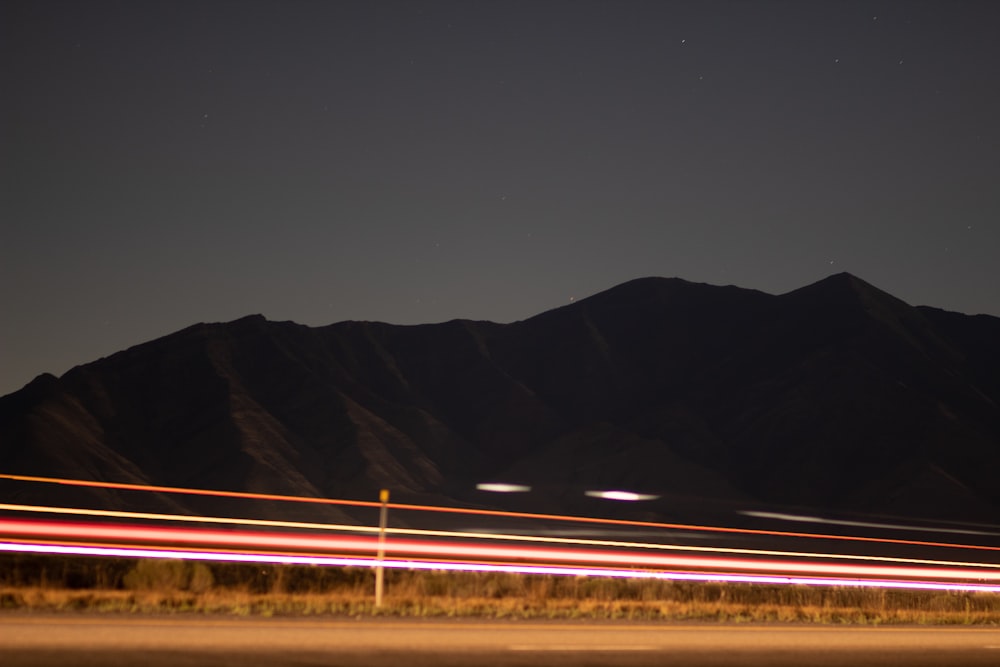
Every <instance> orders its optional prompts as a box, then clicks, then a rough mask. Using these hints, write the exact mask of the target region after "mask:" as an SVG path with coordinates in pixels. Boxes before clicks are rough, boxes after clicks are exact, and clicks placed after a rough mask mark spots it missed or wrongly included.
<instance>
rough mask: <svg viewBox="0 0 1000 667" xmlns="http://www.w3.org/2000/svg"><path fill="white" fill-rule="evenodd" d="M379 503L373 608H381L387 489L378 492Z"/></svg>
mask: <svg viewBox="0 0 1000 667" xmlns="http://www.w3.org/2000/svg"><path fill="white" fill-rule="evenodd" d="M378 499H379V502H381V503H382V509H381V510H379V515H378V556H377V558H376V560H377V561H378V565H376V566H375V607H376V608H378V607H381V606H382V592H383V590H384V589H385V572H384V570H383V568H382V561H383V560H385V525H386V519H387V515H388V514H389V489H382V490H381V491H379V492H378Z"/></svg>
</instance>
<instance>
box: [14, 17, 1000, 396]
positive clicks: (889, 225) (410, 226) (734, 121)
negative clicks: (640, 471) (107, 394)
mask: <svg viewBox="0 0 1000 667" xmlns="http://www.w3.org/2000/svg"><path fill="white" fill-rule="evenodd" d="M0 12H2V14H0V49H2V63H3V65H2V72H0V75H2V80H0V85H2V89H0V95H2V99H3V103H2V104H0V110H2V114H3V115H2V128H0V132H2V135H0V140H2V144H0V145H2V155H3V159H2V160H3V169H4V172H3V179H2V184H0V188H2V191H0V192H2V199H0V206H2V209H0V217H2V221H3V222H2V228H0V234H2V237H0V278H2V280H0V308H2V312H3V319H2V324H0V394H4V393H8V392H10V391H13V390H15V389H17V388H19V387H20V386H22V385H23V384H25V383H26V382H28V381H29V380H30V379H31V378H32V377H34V376H35V375H37V374H38V373H41V372H51V373H55V374H61V373H63V372H65V371H66V370H68V369H69V368H70V367H71V366H73V365H76V364H79V363H85V362H88V361H91V360H93V359H96V358H98V357H100V356H103V355H107V354H110V353H113V352H115V351H118V350H120V349H124V348H126V347H128V346H130V345H133V344H137V343H140V342H143V341H146V340H149V339H152V338H156V337H158V336H161V335H165V334H167V333H170V332H172V331H175V330H177V329H180V328H182V327H184V326H187V325H189V324H192V323H195V322H199V321H225V320H231V319H235V318H237V317H240V316H242V315H246V314H250V313H263V314H264V315H265V316H267V317H268V318H270V319H291V320H295V321H297V322H301V323H304V324H310V325H322V324H329V323H332V322H337V321H341V320H346V319H368V320H382V321H388V322H393V323H400V324H410V323H419V322H435V321H443V320H448V319H452V318H474V319H489V320H494V321H500V322H508V321H512V320H517V319H522V318H525V317H529V316H531V315H533V314H536V313H538V312H541V311H543V310H547V309H550V308H553V307H556V306H560V305H562V304H564V303H567V302H568V301H569V300H570V299H572V298H581V297H584V296H587V295H589V294H593V293H595V292H598V291H601V290H603V289H606V288H609V287H611V286H613V285H615V284H618V283H621V282H624V281H626V280H629V279H632V278H636V277H640V276H649V275H658V276H678V277H681V278H685V279H688V280H693V281H699V282H709V283H714V284H736V285H739V286H742V287H748V288H755V289H760V290H763V291H766V292H772V293H781V292H786V291H789V290H792V289H795V288H797V287H800V286H803V285H805V284H808V283H811V282H814V281H816V280H819V279H821V278H823V277H825V276H827V275H829V274H831V273H836V272H840V271H849V272H851V273H853V274H855V275H857V276H859V277H861V278H863V279H865V280H867V281H869V282H871V283H873V284H875V285H876V286H878V287H880V288H882V289H884V290H886V291H888V292H890V293H892V294H894V295H896V296H898V297H900V298H902V299H904V300H905V301H907V302H909V303H912V304H915V305H916V304H926V305H934V306H939V307H942V308H946V309H949V310H957V311H961V312H967V313H978V312H985V313H990V314H993V315H1000V261H998V255H1000V123H998V121H997V119H998V118H1000V40H998V39H997V35H1000V3H997V2H994V1H992V0H984V1H982V2H961V1H956V0H943V1H940V2H920V1H916V0H915V1H907V2H862V1H855V2H852V1H833V0H831V1H827V2H824V1H821V0H809V1H802V0H789V1H784V2H782V1H770V2H768V1H759V2H756V1H752V0H746V1H736V2H712V1H710V0H698V1H695V2H670V1H662V2H637V1H628V0H612V1H608V2H588V1H586V0H573V1H570V2H546V1H545V0H531V1H528V2H511V1H507V0H503V1H497V2H475V1H472V0H462V1H459V2H419V1H418V0H407V1H404V2H377V1H364V2H346V1H332V0H331V1H329V2H294V1H282V2H260V1H255V0H238V1H234V2H210V1H190V2H183V1H180V2H150V1H145V0H144V1H141V2H134V1H131V0H129V1H123V2H105V1H100V0H92V1H76V0H74V1H71V2H49V1H46V0H30V1H25V2H19V1H15V2H12V1H10V0H4V1H3V2H2V3H0Z"/></svg>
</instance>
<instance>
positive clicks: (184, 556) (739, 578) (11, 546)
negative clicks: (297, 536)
mask: <svg viewBox="0 0 1000 667" xmlns="http://www.w3.org/2000/svg"><path fill="white" fill-rule="evenodd" d="M0 551H8V552H22V553H24V552H27V553H46V554H60V555H77V556H108V557H117V558H165V559H180V560H201V561H221V562H244V563H273V564H286V565H321V566H339V567H367V568H374V567H377V566H381V567H388V568H395V569H406V570H444V571H455V572H507V573H513V574H551V575H560V576H576V577H594V576H596V577H613V578H622V579H659V580H667V581H699V582H723V583H743V584H779V585H800V586H853V587H863V588H895V589H910V590H936V591H965V592H984V593H1000V586H992V585H985V584H970V583H941V582H930V581H893V580H884V581H882V580H875V579H834V578H822V577H815V578H814V577H786V576H778V575H753V574H725V573H721V574H720V573H711V572H666V571H656V570H621V569H603V568H588V567H567V566H553V565H504V564H490V563H461V562H453V561H406V560H382V561H376V560H375V559H374V558H345V557H329V556H307V555H288V554H266V553H216V552H199V551H183V550H167V549H149V548H146V549H134V548H123V547H93V546H84V545H58V544H19V543H9V542H0Z"/></svg>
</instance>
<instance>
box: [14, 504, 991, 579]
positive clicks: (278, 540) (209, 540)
mask: <svg viewBox="0 0 1000 667" xmlns="http://www.w3.org/2000/svg"><path fill="white" fill-rule="evenodd" d="M0 534H2V535H8V536H17V537H19V538H25V537H31V538H36V539H52V538H59V539H62V540H85V541H88V542H92V541H95V540H114V541H116V542H125V543H134V542H145V543H154V544H156V545H157V546H163V545H178V544H179V545H194V546H203V547H206V546H207V547H218V546H225V547H237V548H241V549H246V548H254V549H275V548H276V549H283V550H292V551H307V552H313V553H315V552H330V551H337V552H349V553H358V552H362V553H373V552H374V551H375V548H376V546H375V544H376V543H375V538H372V537H349V536H343V535H337V536H328V535H314V534H304V533H279V532H250V531H233V530H230V531H220V530H211V529H195V528H176V527H162V526H142V525H136V524H101V523H81V522H57V521H31V520H23V519H0ZM384 548H385V553H386V554H387V555H389V556H395V557H397V558H398V557H401V556H405V555H412V556H420V557H432V558H475V559H488V560H496V561H504V562H511V561H514V562H517V561H547V562H557V563H587V564H590V565H603V566H614V567H617V566H621V565H623V564H627V565H629V566H631V567H644V568H669V569H678V568H680V569H692V568H693V569H700V570H720V569H721V570H733V571H739V572H767V573H770V574H788V573H794V574H795V575H805V574H811V575H822V576H837V577H844V576H851V577H858V578H860V577H868V578H879V579H883V578H884V579H892V578H898V579H914V578H915V579H921V580H961V579H976V580H980V581H1000V567H994V568H989V569H986V568H981V569H976V570H970V569H968V568H958V567H928V566H898V565H897V566H889V565H858V564H847V563H817V562H807V561H802V560H793V559H780V560H779V559H749V558H723V557H716V556H679V555H662V554H651V553H648V552H636V551H600V550H596V549H568V548H555V547H534V546H531V547H527V546H510V545H490V544H479V543H476V544H468V543H453V542H440V541H435V542H432V541H428V540H400V539H393V540H387V541H386V542H385V545H384Z"/></svg>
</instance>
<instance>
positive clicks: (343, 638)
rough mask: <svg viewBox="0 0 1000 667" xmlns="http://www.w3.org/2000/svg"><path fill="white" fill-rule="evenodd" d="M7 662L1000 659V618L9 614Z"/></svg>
mask: <svg viewBox="0 0 1000 667" xmlns="http://www.w3.org/2000/svg"><path fill="white" fill-rule="evenodd" d="M0 664H2V665H3V666H4V667H23V666H27V665H37V666H46V667H48V666H55V665H59V666H60V667H62V666H64V665H79V666H81V667H89V666H95V665H102V666H108V667H115V666H118V665H123V666H124V665H129V666H132V665H148V666H149V667H161V666H162V667H166V666H168V665H169V666H171V667H174V666H185V665H212V666H230V665H231V666H239V667H263V666H265V665H267V666H271V665H337V666H343V667H355V666H357V667H361V666H365V667H382V666H385V667H388V666H390V665H391V666H393V667H425V666H426V667H438V666H441V667H446V666H453V665H454V666H458V665H461V666H463V667H486V666H490V667H493V666H505V665H511V666H520V665H546V666H549V665H551V666H570V665H572V666H574V667H578V666H580V667H583V666H594V667H597V666H600V667H605V666H609V667H610V666H614V667H617V666H622V667H626V666H627V667H635V666H643V667H645V666H654V665H655V666H663V665H677V666H689V667H709V666H712V667H736V666H739V667H750V666H753V667H764V666H784V665H788V666H791V665H795V666H796V667H801V666H806V665H821V666H831V665H848V666H850V667H863V666H865V665H886V666H888V665H899V666H906V667H914V666H916V667H931V666H933V667H960V666H961V667H978V666H987V665H988V666H990V667H998V666H1000V629H996V628H923V627H897V628H859V627H828V626H774V625H741V626H733V625H686V624H675V625H668V624H663V625H657V624H633V623H591V622H579V623H575V622H574V623H569V622H513V621H511V622H484V621H423V620H387V619H362V620H342V619H341V620H303V619H261V618H246V619H240V618H224V619H220V618H213V617H198V616H188V615H181V616H169V617H149V616H137V617H129V616H69V615H25V614H18V613H10V614H3V615H0Z"/></svg>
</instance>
